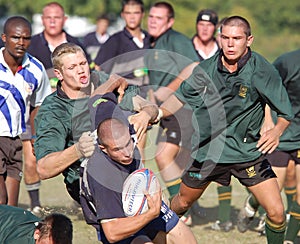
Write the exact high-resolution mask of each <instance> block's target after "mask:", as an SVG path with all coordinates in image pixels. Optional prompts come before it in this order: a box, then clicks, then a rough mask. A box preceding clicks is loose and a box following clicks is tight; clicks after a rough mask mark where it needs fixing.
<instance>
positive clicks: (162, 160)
mask: <svg viewBox="0 0 300 244" xmlns="http://www.w3.org/2000/svg"><path fill="white" fill-rule="evenodd" d="M155 161H156V163H157V165H158V167H159V169H160V170H162V169H165V168H166V167H167V166H168V165H169V162H170V160H169V159H168V158H167V157H166V156H165V155H163V154H162V153H158V154H156V155H155Z"/></svg>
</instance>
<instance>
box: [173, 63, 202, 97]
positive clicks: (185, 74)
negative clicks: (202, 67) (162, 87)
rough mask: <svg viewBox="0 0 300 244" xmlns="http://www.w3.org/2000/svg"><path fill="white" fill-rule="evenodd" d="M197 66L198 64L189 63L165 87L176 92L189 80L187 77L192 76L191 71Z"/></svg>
mask: <svg viewBox="0 0 300 244" xmlns="http://www.w3.org/2000/svg"><path fill="white" fill-rule="evenodd" d="M198 64H199V62H194V63H191V64H190V65H188V66H186V67H185V68H184V69H183V70H182V71H181V72H180V74H179V75H178V76H177V77H176V78H175V79H174V80H173V81H172V82H171V83H170V84H169V85H168V86H167V87H168V88H170V89H171V90H173V91H176V90H177V89H178V87H179V86H180V84H181V83H182V82H183V81H184V80H186V79H187V78H189V76H190V75H191V74H192V72H193V69H194V68H195V67H196V66H197V65H198Z"/></svg>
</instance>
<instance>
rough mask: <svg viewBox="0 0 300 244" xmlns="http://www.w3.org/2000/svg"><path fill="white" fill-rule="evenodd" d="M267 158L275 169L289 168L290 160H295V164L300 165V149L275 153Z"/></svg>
mask: <svg viewBox="0 0 300 244" xmlns="http://www.w3.org/2000/svg"><path fill="white" fill-rule="evenodd" d="M266 158H267V159H268V160H269V162H270V164H271V165H272V166H274V167H280V168H282V167H287V166H288V164H289V161H290V160H294V161H295V164H300V149H298V150H292V151H285V152H282V151H274V152H272V153H271V154H268V155H267V156H266Z"/></svg>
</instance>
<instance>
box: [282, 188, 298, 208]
mask: <svg viewBox="0 0 300 244" xmlns="http://www.w3.org/2000/svg"><path fill="white" fill-rule="evenodd" d="M296 191H297V190H296V186H293V187H284V193H285V195H286V201H287V208H286V212H287V213H289V211H290V209H291V207H292V205H293V202H294V201H296Z"/></svg>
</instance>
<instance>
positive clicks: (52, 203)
mask: <svg viewBox="0 0 300 244" xmlns="http://www.w3.org/2000/svg"><path fill="white" fill-rule="evenodd" d="M153 141H154V140H153ZM153 141H148V147H147V154H146V155H147V158H148V159H149V160H148V161H147V162H146V167H149V168H151V169H153V170H154V171H155V172H156V173H157V170H156V167H155V163H154V161H153V152H154V150H153V148H154V146H153ZM232 185H233V192H232V203H231V204H232V211H231V216H232V221H233V223H234V225H235V226H234V227H235V228H234V230H232V231H230V232H227V233H224V232H218V231H213V230H211V229H210V226H211V224H212V223H213V222H214V221H216V216H217V206H218V199H217V190H216V184H215V183H212V184H211V185H210V186H209V187H208V189H207V190H206V191H205V193H204V194H203V196H202V197H201V199H199V203H200V205H201V206H203V207H204V209H205V212H204V217H203V218H198V217H194V218H193V226H192V227H191V228H192V231H193V233H194V234H195V236H196V238H197V240H198V243H202V244H214V243H218V244H219V243H226V244H227V243H230V244H240V243H242V244H244V243H245V244H246V243H247V244H262V243H266V238H265V237H264V236H260V235H259V234H258V233H257V232H255V231H252V230H249V231H247V232H245V233H240V232H239V231H238V230H237V227H236V216H237V214H238V211H239V209H240V208H241V207H242V205H243V203H244V200H245V198H246V196H247V191H246V190H245V189H244V187H243V186H242V185H240V184H239V182H238V181H237V180H236V179H234V178H233V179H232ZM283 197H284V196H283ZM40 199H41V203H42V205H43V206H44V207H46V208H49V209H50V211H57V212H60V213H64V214H66V215H68V216H69V217H70V218H71V220H72V221H73V227H74V242H73V243H74V244H94V243H100V242H98V241H97V238H96V232H95V230H94V228H93V227H91V226H88V225H87V224H86V223H85V221H84V219H83V216H82V213H81V211H80V209H78V206H77V205H75V204H74V202H73V201H72V199H71V198H70V197H69V195H68V193H67V191H66V190H65V186H64V183H63V178H62V176H61V175H60V176H58V177H55V178H53V179H49V180H45V181H43V182H42V186H41V189H40ZM284 200H285V198H284ZM19 206H20V207H23V208H28V207H29V196H28V193H27V192H26V190H25V188H24V182H23V181H22V183H21V191H20V197H19ZM257 221H258V219H255V220H254V223H253V226H254V224H255V222H257ZM253 226H252V227H253ZM297 241H298V242H297V243H300V238H298V240H297ZM187 244H188V243H187Z"/></svg>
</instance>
